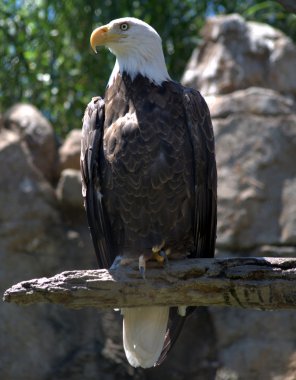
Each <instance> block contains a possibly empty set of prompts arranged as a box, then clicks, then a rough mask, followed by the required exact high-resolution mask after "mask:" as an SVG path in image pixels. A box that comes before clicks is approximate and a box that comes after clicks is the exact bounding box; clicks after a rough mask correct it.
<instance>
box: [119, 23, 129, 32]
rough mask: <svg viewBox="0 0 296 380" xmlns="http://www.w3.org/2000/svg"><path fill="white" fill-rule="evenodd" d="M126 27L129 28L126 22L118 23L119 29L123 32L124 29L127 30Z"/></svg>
mask: <svg viewBox="0 0 296 380" xmlns="http://www.w3.org/2000/svg"><path fill="white" fill-rule="evenodd" d="M128 28H129V25H128V23H127V22H124V23H122V24H120V29H121V30H122V31H124V32H125V31H126V30H128Z"/></svg>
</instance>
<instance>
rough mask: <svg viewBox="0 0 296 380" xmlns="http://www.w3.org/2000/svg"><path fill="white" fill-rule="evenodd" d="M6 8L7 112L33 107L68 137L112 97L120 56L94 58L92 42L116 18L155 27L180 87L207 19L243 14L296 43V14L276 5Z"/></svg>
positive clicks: (1, 90) (1, 30)
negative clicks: (107, 92)
mask: <svg viewBox="0 0 296 380" xmlns="http://www.w3.org/2000/svg"><path fill="white" fill-rule="evenodd" d="M0 7H1V8H0V56H1V61H0V65H1V69H0V112H3V111H5V110H6V109H7V108H8V107H10V106H11V105H13V104H15V103H16V102H20V101H25V102H30V103H33V104H34V105H36V106H37V107H38V108H39V109H40V110H41V111H42V112H43V113H44V114H45V116H46V117H48V118H49V119H50V120H51V121H52V123H53V125H54V126H55V129H56V131H57V132H58V133H59V134H60V135H62V136H63V135H65V133H67V132H68V131H69V130H70V129H72V128H79V127H80V126H81V118H82V116H83V111H84V109H85V106H86V104H87V103H88V101H89V100H90V98H91V97H92V96H95V95H98V94H103V93H104V88H105V85H106V83H107V81H108V77H109V75H110V72H111V70H112V66H113V64H114V57H113V56H112V55H111V54H110V53H109V52H107V51H106V50H103V49H102V50H101V51H100V52H99V54H98V55H95V54H94V53H92V52H91V49H90V47H89V36H90V34H91V31H92V30H93V29H94V28H95V27H97V26H99V25H102V24H105V23H107V22H109V21H110V20H112V19H114V18H118V17H123V16H134V17H138V18H141V19H143V20H145V21H146V22H148V23H150V24H151V25H153V27H154V28H155V29H156V30H157V31H158V32H159V34H160V35H161V36H162V38H163V45H164V50H165V56H166V60H167V64H168V67H169V72H170V74H171V76H172V77H173V78H175V79H177V80H178V79H180V76H181V75H182V72H183V70H184V68H185V65H186V62H187V60H188V58H189V57H190V55H191V52H192V50H193V48H194V46H196V44H197V43H198V42H199V37H198V33H199V31H200V28H201V27H202V26H203V23H204V20H205V17H206V15H209V14H213V13H230V12H238V13H241V14H243V15H244V16H246V17H247V18H249V19H258V20H262V21H264V22H269V23H270V24H272V25H275V26H277V27H279V28H281V29H283V30H284V31H285V32H286V33H287V34H290V35H291V36H292V38H293V39H294V40H296V32H295V30H296V26H295V15H293V14H288V13H287V12H285V11H284V10H283V8H282V7H281V6H280V5H278V4H277V3H276V2H274V1H251V0H244V1H236V0H227V1H216V0H213V1H206V0H198V1H194V0H182V1H180V0H170V1H159V0H142V1H137V0H133V1H132V0H121V1H117V0H104V1H100V0H88V1H83V0H75V1H74V0H67V1H59V0H50V1H49V0H2V2H1V5H0Z"/></svg>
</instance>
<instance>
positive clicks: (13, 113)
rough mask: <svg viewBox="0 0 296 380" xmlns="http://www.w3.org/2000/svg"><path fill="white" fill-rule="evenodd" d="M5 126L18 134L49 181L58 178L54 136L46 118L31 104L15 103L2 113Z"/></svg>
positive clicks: (37, 166) (53, 181)
mask: <svg viewBox="0 0 296 380" xmlns="http://www.w3.org/2000/svg"><path fill="white" fill-rule="evenodd" d="M3 122H4V126H5V128H7V129H9V130H12V131H14V132H16V133H18V135H19V136H20V138H21V139H22V141H24V143H25V144H26V146H27V148H28V150H29V152H30V153H31V155H32V161H33V164H34V165H35V166H36V168H38V169H39V170H40V172H41V173H42V175H44V177H45V178H46V179H47V180H48V181H49V182H51V183H55V181H56V180H57V178H58V151H57V142H56V137H55V134H54V131H53V128H52V126H51V125H50V123H49V122H48V120H47V119H45V117H44V116H43V115H42V114H41V113H40V112H39V111H38V110H37V108H36V107H34V106H33V105H31V104H16V105H14V106H13V107H11V108H10V109H9V110H8V111H7V112H6V113H5V114H4V120H3Z"/></svg>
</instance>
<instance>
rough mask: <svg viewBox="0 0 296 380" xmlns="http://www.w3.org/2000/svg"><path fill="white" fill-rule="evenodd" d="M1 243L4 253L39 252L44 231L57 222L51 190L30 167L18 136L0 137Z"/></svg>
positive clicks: (42, 178) (37, 172)
mask: <svg viewBox="0 0 296 380" xmlns="http://www.w3.org/2000/svg"><path fill="white" fill-rule="evenodd" d="M0 136H1V138H0V172H1V176H0V189H1V190H0V192H1V198H0V199H1V201H0V210H1V213H0V215H1V217H0V219H1V228H0V240H1V242H2V243H1V245H2V247H5V251H6V252H23V253H24V252H26V253H28V254H31V253H32V252H34V251H36V250H37V251H38V250H39V249H40V248H41V247H42V246H43V244H44V243H45V240H46V235H47V228H49V227H50V225H51V224H55V223H57V222H58V213H57V211H56V210H55V209H54V207H53V205H55V204H56V198H55V194H54V191H53V190H52V188H51V186H50V185H49V184H48V183H47V182H46V181H45V180H44V177H43V176H42V174H40V172H39V171H38V170H37V169H36V167H35V166H34V165H33V162H32V157H31V155H30V153H28V150H27V149H26V147H25V146H23V144H22V142H21V137H20V136H19V134H17V133H15V132H13V131H8V130H6V129H2V131H1V133H0Z"/></svg>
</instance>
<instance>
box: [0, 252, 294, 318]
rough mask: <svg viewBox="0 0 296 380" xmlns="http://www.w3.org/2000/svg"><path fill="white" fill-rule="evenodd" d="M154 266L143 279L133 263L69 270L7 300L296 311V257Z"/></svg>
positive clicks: (11, 292)
mask: <svg viewBox="0 0 296 380" xmlns="http://www.w3.org/2000/svg"><path fill="white" fill-rule="evenodd" d="M148 264H149V263H148ZM152 265H153V266H152V267H151V266H150V264H149V266H148V267H147V270H146V279H145V280H144V279H143V278H142V277H141V276H140V274H139V271H138V269H137V266H136V263H135V262H133V263H131V264H128V265H125V266H120V267H119V268H117V269H115V270H77V271H68V272H63V273H60V274H57V275H55V276H54V277H51V278H45V277H44V278H39V279H33V280H30V281H23V282H20V283H18V284H16V285H14V286H12V287H11V288H10V289H8V290H6V292H5V294H4V301H7V302H15V303H17V304H19V305H29V304H31V303H38V302H47V303H57V304H63V305H64V306H67V307H71V308H75V309H79V308H85V307H96V308H102V309H106V308H121V307H133V306H149V305H171V306H177V305H191V306H210V305H211V306H236V307H240V308H256V309H262V310H272V309H295V308H296V259H294V258H254V257H253V258H230V259H226V258H225V259H191V260H182V261H171V262H170V263H169V264H168V267H166V268H160V267H159V266H158V267H155V265H156V264H154V263H152ZM157 265H158V264H157Z"/></svg>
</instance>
